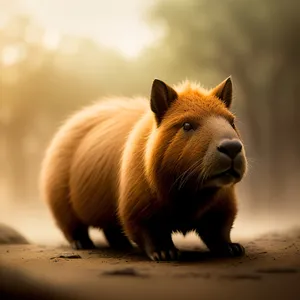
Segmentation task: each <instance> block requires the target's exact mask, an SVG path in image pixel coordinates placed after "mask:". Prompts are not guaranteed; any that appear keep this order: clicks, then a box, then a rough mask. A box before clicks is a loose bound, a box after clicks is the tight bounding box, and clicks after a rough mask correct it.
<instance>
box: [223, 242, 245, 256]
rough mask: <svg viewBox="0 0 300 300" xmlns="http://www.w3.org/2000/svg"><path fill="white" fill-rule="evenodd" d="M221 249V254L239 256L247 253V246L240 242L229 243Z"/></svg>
mask: <svg viewBox="0 0 300 300" xmlns="http://www.w3.org/2000/svg"><path fill="white" fill-rule="evenodd" d="M220 250H221V251H220V254H221V255H222V256H227V257H238V256H243V255H244V254H245V248H244V247H243V246H242V245H240V244H238V243H228V244H226V246H224V247H223V248H222V249H220Z"/></svg>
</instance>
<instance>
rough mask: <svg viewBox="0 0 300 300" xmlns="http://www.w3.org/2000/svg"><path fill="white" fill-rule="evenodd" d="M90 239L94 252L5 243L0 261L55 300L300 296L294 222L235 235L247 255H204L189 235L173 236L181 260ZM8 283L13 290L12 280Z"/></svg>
mask: <svg viewBox="0 0 300 300" xmlns="http://www.w3.org/2000/svg"><path fill="white" fill-rule="evenodd" d="M97 242H98V247H99V249H97V250H94V251H72V250H71V249H70V247H68V246H67V245H66V244H62V245H61V244H60V243H57V244H55V243H54V244H53V245H45V244H44V245H43V244H38V243H33V244H29V245H5V244H4V245H0V261H2V262H4V263H5V264H7V265H8V266H10V267H13V268H15V267H16V268H18V269H19V270H22V271H24V272H25V274H28V275H29V276H32V280H38V281H41V282H44V283H47V284H49V285H48V290H47V292H46V293H47V295H48V296H49V295H50V296H51V297H50V298H49V299H59V297H58V296H55V293H54V291H55V289H60V288H62V289H63V290H64V291H66V292H67V293H69V294H70V295H71V296H70V298H68V297H67V296H63V297H61V298H60V299H103V300H104V299H174V300H175V299H186V300H187V299H243V300H244V299H300V228H297V227H296V228H291V229H288V230H285V231H283V232H281V233H274V232H269V233H267V234H263V235H259V236H258V237H256V238H253V239H245V240H241V239H239V242H241V243H243V245H244V246H245V248H246V251H247V253H246V256H245V257H243V258H235V259H220V258H214V257H211V255H210V254H209V252H208V251H207V249H206V248H205V247H204V245H203V244H201V243H200V242H199V240H198V239H196V237H193V236H190V237H189V238H187V239H183V238H182V237H175V243H176V245H177V246H178V247H179V248H180V249H181V250H182V251H183V255H182V260H181V261H180V262H151V261H149V260H148V259H147V258H146V257H144V256H143V254H141V253H140V252H139V251H138V250H135V251H133V252H130V253H120V252H114V251H112V250H110V249H109V248H108V247H107V245H106V244H105V241H104V240H103V239H101V238H100V239H98V241H97ZM2 276H3V277H2V283H1V282H0V285H1V284H4V283H3V282H5V280H4V281H3V278H5V277H6V275H5V273H3V272H2ZM0 278H1V277H0ZM0 281H1V280H0ZM8 281H9V282H8V284H12V280H11V279H9V280H8ZM13 287H14V289H16V290H18V289H20V286H19V283H14V284H13ZM33 288H35V287H33ZM0 298H1V297H0ZM5 299H6V298H5ZM7 299H8V298H7ZM23 299H25V298H23ZM26 299H27V298H26ZM31 299H33V298H31ZM37 299H48V298H46V296H45V297H42V298H37Z"/></svg>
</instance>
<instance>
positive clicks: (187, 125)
mask: <svg viewBox="0 0 300 300" xmlns="http://www.w3.org/2000/svg"><path fill="white" fill-rule="evenodd" d="M182 128H183V130H185V131H190V130H192V129H193V126H192V125H191V124H190V123H188V122H185V123H183V125H182Z"/></svg>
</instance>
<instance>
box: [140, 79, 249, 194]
mask: <svg viewBox="0 0 300 300" xmlns="http://www.w3.org/2000/svg"><path fill="white" fill-rule="evenodd" d="M150 103H151V110H152V112H153V115H154V118H155V127H154V128H153V131H152V134H151V136H150V137H149V140H148V144H147V148H146V173H148V175H149V176H148V177H149V178H150V180H151V184H152V186H154V187H160V188H163V189H169V190H170V189H172V188H174V189H176V190H178V189H181V188H182V187H184V186H188V187H190V188H191V189H196V190H199V189H203V188H207V187H217V188H221V187H224V186H229V185H234V184H236V183H237V182H239V181H240V180H241V179H242V178H243V176H244V174H245V172H246V165H247V163H246V157H245V150H244V146H243V143H242V141H241V137H240V134H239V132H238V130H237V128H236V125H235V116H234V115H233V113H232V112H231V111H230V107H231V104H232V82H231V78H230V77H229V78H227V79H226V80H224V81H223V82H222V83H220V84H219V85H218V86H216V87H215V88H213V89H211V90H204V89H202V88H200V87H199V86H197V85H193V84H190V83H188V82H186V83H184V84H182V85H181V86H177V87H174V88H172V87H170V86H168V85H167V84H165V83H164V82H162V81H160V80H157V79H156V80H154V82H153V85H152V90H151V101H150Z"/></svg>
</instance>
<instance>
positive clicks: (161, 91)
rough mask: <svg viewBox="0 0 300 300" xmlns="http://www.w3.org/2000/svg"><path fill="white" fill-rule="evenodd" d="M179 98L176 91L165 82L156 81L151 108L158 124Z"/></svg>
mask: <svg viewBox="0 0 300 300" xmlns="http://www.w3.org/2000/svg"><path fill="white" fill-rule="evenodd" d="M177 97H178V95H177V93H176V91H175V90H174V89H172V88H171V87H170V86H168V85H167V84H165V83H164V82H163V81H161V80H158V79H154V81H153V84H152V89H151V98H150V106H151V110H152V111H153V112H154V113H155V116H156V120H157V122H158V124H159V123H160V122H161V120H162V118H163V116H164V114H165V113H166V112H167V110H168V109H169V107H170V105H171V103H172V102H173V101H174V100H175V99H176V98H177Z"/></svg>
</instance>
